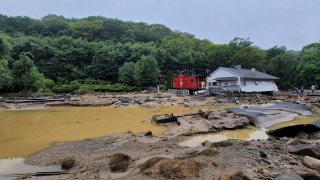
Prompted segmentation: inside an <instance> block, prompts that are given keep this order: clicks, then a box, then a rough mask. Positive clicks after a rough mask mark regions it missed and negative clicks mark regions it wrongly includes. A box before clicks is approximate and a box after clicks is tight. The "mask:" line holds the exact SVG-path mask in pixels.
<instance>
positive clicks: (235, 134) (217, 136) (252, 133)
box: [178, 126, 269, 147]
mask: <svg viewBox="0 0 320 180" xmlns="http://www.w3.org/2000/svg"><path fill="white" fill-rule="evenodd" d="M268 138H269V136H268V135H267V134H266V130H265V129H260V130H258V129H257V128H256V127H254V126H249V127H247V128H245V129H238V130H224V131H221V132H218V133H211V134H205V135H196V136H187V137H184V138H183V140H182V141H181V142H180V143H179V144H178V145H179V146H182V147H198V146H201V143H202V142H204V141H206V140H207V141H210V142H220V141H225V140H228V139H239V140H247V141H250V140H257V139H268Z"/></svg>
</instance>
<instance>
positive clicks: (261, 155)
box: [259, 151, 268, 158]
mask: <svg viewBox="0 0 320 180" xmlns="http://www.w3.org/2000/svg"><path fill="white" fill-rule="evenodd" d="M259 153H260V157H262V158H266V157H267V156H268V155H267V154H266V153H265V152H264V151H259Z"/></svg>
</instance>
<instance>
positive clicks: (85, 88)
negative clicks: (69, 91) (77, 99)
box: [75, 84, 94, 94]
mask: <svg viewBox="0 0 320 180" xmlns="http://www.w3.org/2000/svg"><path fill="white" fill-rule="evenodd" d="M92 92H94V88H93V86H92V85H90V84H82V85H80V87H79V89H78V90H76V91H75V93H77V94H90V93H92Z"/></svg>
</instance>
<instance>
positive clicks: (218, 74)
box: [207, 68, 240, 87]
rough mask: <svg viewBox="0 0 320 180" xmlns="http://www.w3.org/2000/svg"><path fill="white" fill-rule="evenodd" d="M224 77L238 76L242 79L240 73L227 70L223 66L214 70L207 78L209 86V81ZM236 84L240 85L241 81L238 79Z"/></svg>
mask: <svg viewBox="0 0 320 180" xmlns="http://www.w3.org/2000/svg"><path fill="white" fill-rule="evenodd" d="M224 77H238V79H240V77H239V76H238V75H235V74H233V73H231V72H229V71H226V70H224V69H222V68H219V69H217V70H216V71H214V72H213V73H211V74H210V75H209V77H208V79H207V87H209V83H210V82H211V83H212V82H216V81H215V80H214V79H216V78H224ZM236 85H240V81H239V80H238V81H236Z"/></svg>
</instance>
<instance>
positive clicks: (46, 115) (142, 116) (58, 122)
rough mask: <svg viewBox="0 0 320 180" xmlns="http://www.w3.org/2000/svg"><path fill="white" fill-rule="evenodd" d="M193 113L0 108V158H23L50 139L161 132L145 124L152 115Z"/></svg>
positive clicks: (171, 109) (166, 109) (180, 110)
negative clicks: (2, 109) (3, 109)
mask: <svg viewBox="0 0 320 180" xmlns="http://www.w3.org/2000/svg"><path fill="white" fill-rule="evenodd" d="M172 112H173V113H174V114H175V115H180V114H186V113H190V112H193V109H192V108H184V107H180V106H161V107H156V108H145V107H131V108H129V107H127V108H114V107H112V106H110V107H50V108H47V109H41V110H25V111H0V159H5V158H13V157H24V156H27V155H30V154H32V153H35V152H37V151H39V150H41V149H44V148H46V147H48V146H49V145H50V144H51V143H53V142H61V141H75V140H81V139H85V138H92V137H99V136H104V135H109V134H112V133H115V132H127V131H132V132H143V131H148V130H151V131H152V132H153V133H154V134H161V133H162V132H164V131H165V130H166V128H165V127H164V126H156V125H154V124H147V123H144V120H147V119H151V117H152V116H153V115H155V114H162V113H172Z"/></svg>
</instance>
